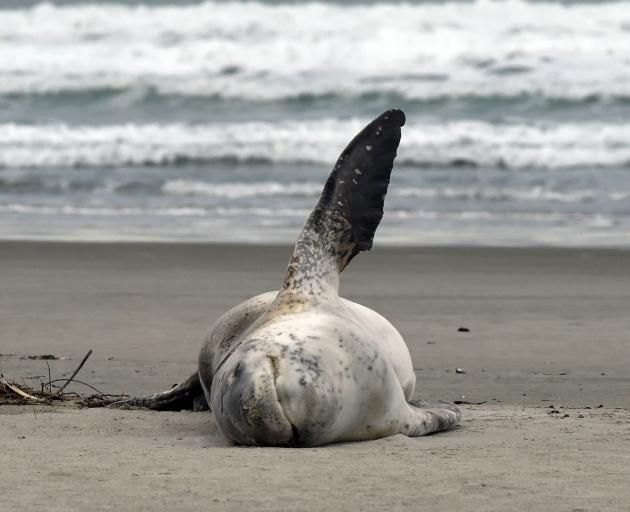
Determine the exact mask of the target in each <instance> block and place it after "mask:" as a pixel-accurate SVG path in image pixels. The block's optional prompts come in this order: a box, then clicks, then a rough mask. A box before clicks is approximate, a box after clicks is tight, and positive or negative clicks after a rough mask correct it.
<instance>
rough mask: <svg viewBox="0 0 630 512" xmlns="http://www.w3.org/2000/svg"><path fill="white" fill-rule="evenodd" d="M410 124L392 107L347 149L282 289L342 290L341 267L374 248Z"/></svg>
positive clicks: (310, 220) (303, 235)
mask: <svg viewBox="0 0 630 512" xmlns="http://www.w3.org/2000/svg"><path fill="white" fill-rule="evenodd" d="M404 124H405V114H404V113H403V112H402V111H401V110H397V109H394V110H388V111H387V112H385V113H383V114H381V115H380V116H379V117H377V118H376V119H374V121H372V122H371V123H370V124H368V125H367V126H366V127H365V128H364V129H363V130H361V132H360V133H359V134H358V135H357V136H356V137H355V138H354V139H352V141H351V142H350V144H348V146H347V147H346V149H344V150H343V152H342V153H341V156H340V157H339V159H338V160H337V163H336V164H335V167H334V168H333V170H332V172H331V173H330V176H329V177H328V180H327V181H326V185H325V186H324V190H323V191H322V195H321V197H320V199H319V202H318V203H317V205H316V206H315V209H314V210H313V212H312V213H311V215H310V217H309V218H308V220H307V221H306V225H305V226H304V229H303V230H302V232H301V233H300V235H299V237H298V240H297V244H296V246H295V251H294V253H293V257H292V258H291V262H290V263H289V268H288V271H287V276H286V278H285V282H284V285H283V289H282V291H285V292H286V291H288V292H291V291H297V292H302V293H306V294H317V293H318V292H321V291H323V290H325V289H331V288H332V289H334V290H335V292H336V291H337V290H336V288H338V274H339V272H341V271H342V270H343V269H344V268H345V267H346V266H347V265H348V263H349V262H350V260H351V259H352V258H353V257H354V256H356V255H357V254H358V253H359V252H360V251H368V250H370V249H371V248H372V241H373V239H374V233H375V232H376V228H377V227H378V225H379V223H380V221H381V219H382V217H383V205H384V201H385V195H386V194H387V187H388V185H389V178H390V174H391V172H392V167H393V165H394V158H396V152H397V150H398V144H399V143H400V135H401V132H400V129H401V127H402V126H403V125H404ZM314 279H316V280H318V281H321V283H319V286H314V283H313V280H314ZM282 291H281V293H282Z"/></svg>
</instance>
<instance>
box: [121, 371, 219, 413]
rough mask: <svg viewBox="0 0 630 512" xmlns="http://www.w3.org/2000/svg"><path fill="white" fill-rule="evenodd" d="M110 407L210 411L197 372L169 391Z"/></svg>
mask: <svg viewBox="0 0 630 512" xmlns="http://www.w3.org/2000/svg"><path fill="white" fill-rule="evenodd" d="M109 407H113V408H116V409H127V408H132V407H142V408H144V409H151V410H154V411H181V410H190V411H207V410H208V409H209V407H208V402H207V401H206V397H205V395H204V393H203V389H202V388H201V382H200V381H199V374H198V373H197V372H195V373H193V374H192V375H191V376H190V377H188V378H187V379H186V380H185V381H183V382H180V383H179V384H178V385H177V386H175V387H174V388H172V389H169V390H168V391H162V392H161V393H156V394H155V395H150V396H145V397H141V398H130V399H128V400H120V401H118V402H114V403H112V404H110V405H109Z"/></svg>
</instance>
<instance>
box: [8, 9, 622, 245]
mask: <svg viewBox="0 0 630 512" xmlns="http://www.w3.org/2000/svg"><path fill="white" fill-rule="evenodd" d="M392 107H399V108H401V109H403V110H404V111H405V113H406V115H407V125H406V126H405V127H404V129H403V136H402V142H401V145H400V148H399V151H398V158H397V160H396V163H395V168H394V172H393V174H392V181H391V185H390V189H389V193H388V196H387V200H386V209H385V216H384V219H383V222H382V224H381V227H380V228H379V230H378V231H377V235H376V239H375V243H377V244H411V245H463V244H467V245H497V246H498V245H503V246H533V245H536V246H589V247H629V246H630V2H623V1H615V2H568V1H565V2H560V1H554V2H552V1H525V0H507V1H493V0H476V1H472V2H463V1H462V2H438V1H415V2H414V1H411V2H402V3H401V2H394V1H391V2H382V1H352V2H342V1H338V2H300V1H293V2H278V1H270V0H268V1H252V2H250V1H248V2H218V1H208V2H203V3H182V2H175V1H174V0H173V1H172V2H167V1H159V2H146V3H144V4H140V3H137V2H133V1H125V2H122V1H119V2H112V3H104V2H90V3H88V2H80V1H63V2H61V1H59V2H56V3H37V2H33V1H19V0H11V1H0V238H1V239H60V240H171V241H172V240H186V241H200V242H238V243H267V242H271V243H289V242H292V241H293V240H294V239H295V236H296V234H297V232H298V231H299V229H300V227H301V226H302V224H303V223H304V220H305V218H306V216H307V215H308V213H309V211H310V209H311V208H312V207H313V205H314V204H315V202H316V201H317V198H318V196H319V193H320V191H321V189H322V186H323V183H324V180H325V178H326V176H327V174H328V172H329V171H330V169H331V168H332V165H333V163H334V161H335V160H336V157H337V155H338V154H339V153H340V152H341V150H342V149H343V148H344V147H345V145H346V144H347V143H348V141H349V140H350V139H351V138H352V137H353V136H354V135H355V134H356V132H358V131H359V130H360V129H361V127H362V126H363V125H364V124H365V123H367V122H368V121H369V120H371V119H372V118H373V117H376V116H377V115H378V114H380V113H381V112H382V111H384V110H386V109H388V108H392Z"/></svg>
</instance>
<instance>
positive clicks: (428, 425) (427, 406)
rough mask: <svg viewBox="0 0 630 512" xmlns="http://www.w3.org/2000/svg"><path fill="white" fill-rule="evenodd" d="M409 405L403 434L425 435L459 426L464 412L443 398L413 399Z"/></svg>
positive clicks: (412, 435)
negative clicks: (432, 399) (429, 399)
mask: <svg viewBox="0 0 630 512" xmlns="http://www.w3.org/2000/svg"><path fill="white" fill-rule="evenodd" d="M407 405H408V410H407V413H408V420H407V421H406V423H405V425H404V427H403V430H402V431H401V434H405V435H408V436H411V437H416V436H424V435H426V434H432V433H434V432H439V431H441V430H450V429H452V428H454V427H455V426H457V424H458V423H459V421H460V420H461V418H462V412H461V410H460V409H459V407H457V406H456V405H455V404H454V403H451V402H445V401H443V400H435V401H430V402H429V401H426V400H412V401H410V402H408V403H407Z"/></svg>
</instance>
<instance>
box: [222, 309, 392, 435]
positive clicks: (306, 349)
mask: <svg viewBox="0 0 630 512" xmlns="http://www.w3.org/2000/svg"><path fill="white" fill-rule="evenodd" d="M375 334H376V335H378V333H374V332H370V331H369V330H368V329H367V328H366V326H364V325H362V324H360V323H358V322H357V321H356V319H355V318H352V316H348V315H339V314H337V313H336V312H322V311H321V310H313V311H305V312H303V313H299V314H297V315H296V314H293V315H291V316H287V317H282V316H279V317H277V318H274V319H273V320H272V321H270V322H265V323H264V325H263V326H261V327H260V328H258V329H255V330H253V331H252V332H250V333H248V334H247V338H246V339H245V340H244V341H243V342H242V343H241V344H239V346H238V347H237V348H236V350H235V351H234V352H233V354H232V355H231V356H230V357H229V358H228V359H227V360H226V361H225V363H224V364H223V365H222V366H221V367H220V368H219V369H218V371H217V372H216V375H215V378H214V380H213V383H212V388H211V398H210V402H211V406H212V410H213V412H214V414H215V417H216V418H217V424H218V425H219V428H220V429H221V430H222V431H223V432H224V433H225V434H226V435H227V436H228V437H231V438H232V439H233V440H235V441H236V442H239V443H242V444H260V443H265V444H302V445H314V444H322V443H325V442H332V441H338V440H343V439H354V438H366V437H382V436H383V435H389V434H390V433H393V432H395V430H396V428H397V427H398V424H397V418H398V416H399V415H398V411H399V409H400V402H401V400H402V401H404V399H405V397H404V393H403V390H402V387H401V385H400V382H399V380H398V377H397V375H396V372H395V371H394V369H393V367H392V363H391V360H390V358H389V357H388V356H387V354H384V353H383V350H382V349H381V346H380V343H379V341H378V340H377V339H376V338H375ZM392 396H394V397H397V398H396V399H392ZM366 432H367V434H366ZM270 439H273V442H271V443H270V442H269V440H270ZM278 440H281V441H280V442H278Z"/></svg>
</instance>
